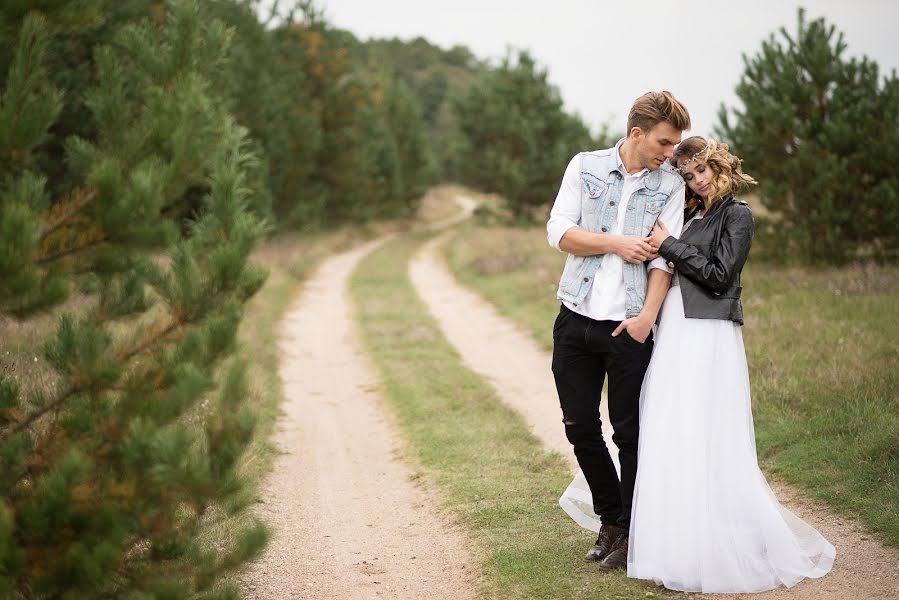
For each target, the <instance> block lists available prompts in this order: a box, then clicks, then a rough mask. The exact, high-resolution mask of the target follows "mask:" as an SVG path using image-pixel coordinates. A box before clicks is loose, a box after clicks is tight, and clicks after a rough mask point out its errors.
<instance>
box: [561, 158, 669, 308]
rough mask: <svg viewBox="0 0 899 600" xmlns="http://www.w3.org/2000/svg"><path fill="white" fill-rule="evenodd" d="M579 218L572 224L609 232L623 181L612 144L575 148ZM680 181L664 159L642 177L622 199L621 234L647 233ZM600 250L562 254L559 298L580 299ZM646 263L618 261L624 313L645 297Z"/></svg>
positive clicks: (600, 256) (598, 261) (574, 301)
mask: <svg viewBox="0 0 899 600" xmlns="http://www.w3.org/2000/svg"><path fill="white" fill-rule="evenodd" d="M580 156H581V220H580V222H579V223H578V226H579V227H581V228H582V229H585V230H586V231H590V232H592V233H606V232H609V231H612V230H613V229H614V227H615V223H616V221H617V219H618V202H619V201H620V200H621V188H622V187H623V185H624V175H625V174H624V173H621V172H620V171H619V170H618V160H617V157H616V153H615V148H609V149H607V150H598V151H596V152H583V153H581V155H580ZM683 185H684V180H683V179H681V177H680V175H678V174H677V172H675V171H674V169H673V168H672V167H671V165H670V164H668V161H665V162H664V163H663V164H662V166H661V167H660V168H659V169H657V170H655V171H652V172H650V173H648V174H647V175H645V176H644V177H643V179H642V180H641V182H640V183H639V184H638V187H637V189H636V190H634V193H633V194H631V197H630V199H629V200H628V203H627V214H626V215H625V218H624V231H623V232H622V233H623V234H624V235H641V236H646V235H649V232H650V231H651V230H652V226H653V225H654V224H655V222H656V219H658V217H659V213H661V212H662V208H663V207H664V206H665V203H666V202H668V201H669V200H670V199H671V198H672V197H673V196H674V195H675V194H676V193H677V192H678V191H680V189H681V187H682V186H683ZM603 258H604V255H603V254H598V255H594V256H575V255H573V254H569V255H568V260H567V261H566V262H565V269H564V270H563V271H562V279H561V280H560V281H559V290H558V292H557V295H558V297H559V299H561V300H565V301H568V302H571V303H572V304H573V305H574V306H577V305H578V304H580V303H581V302H583V301H584V298H586V297H587V293H588V292H589V291H590V286H591V285H593V278H594V276H595V275H596V270H597V269H599V265H600V264H602V259H603ZM646 277H647V269H646V263H641V264H637V265H635V264H631V263H629V262H625V263H624V287H625V290H626V295H627V298H626V301H625V315H626V317H627V318H630V317H635V316H637V315H638V314H640V311H641V310H642V309H643V301H644V300H645V299H646Z"/></svg>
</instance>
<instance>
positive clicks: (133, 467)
mask: <svg viewBox="0 0 899 600" xmlns="http://www.w3.org/2000/svg"><path fill="white" fill-rule="evenodd" d="M256 9H257V3H256V2H252V1H240V0H215V1H213V0H207V1H204V2H201V1H199V0H173V1H171V2H166V3H162V2H153V1H147V0H115V1H113V0H79V1H78V2H71V1H68V0H44V1H43V2H41V3H40V4H39V5H30V3H21V2H16V3H10V2H7V3H3V4H2V5H0V47H2V48H3V49H4V52H2V53H0V77H2V93H0V334H2V336H3V337H2V338H0V349H4V350H5V349H6V348H9V344H10V343H11V338H10V337H8V335H10V334H9V332H10V331H15V328H14V327H9V324H10V323H12V322H13V321H14V320H15V321H18V322H20V323H22V322H25V323H35V322H37V321H38V320H39V319H40V317H41V316H42V315H47V314H48V313H49V314H51V315H53V316H54V317H56V318H57V320H56V325H55V328H53V329H52V331H50V332H48V333H47V339H46V340H45V341H44V342H42V343H40V344H38V345H37V346H36V347H35V348H33V354H34V364H33V370H34V371H36V372H39V373H40V375H39V376H28V375H25V376H23V374H22V373H17V372H7V371H5V370H4V372H2V373H0V598H6V597H11V598H36V597H40V598H99V597H110V598H119V597H121V598H125V597H127V598H188V597H190V598H235V597H237V596H238V595H239V590H238V589H237V588H236V587H235V586H234V585H233V584H231V583H229V581H230V579H229V577H228V574H229V573H231V572H233V571H234V570H235V569H237V568H239V567H240V565H241V564H242V563H244V562H245V561H246V560H247V559H249V558H251V557H253V556H255V555H257V554H258V552H259V551H260V550H261V548H262V547H263V546H264V544H265V540H266V537H267V532H266V530H265V527H264V525H263V524H261V523H258V522H254V521H252V520H247V519H244V520H243V521H244V522H248V523H249V524H248V525H247V526H246V527H244V528H243V529H242V530H240V531H225V532H217V533H214V532H213V531H214V529H215V528H210V526H209V525H210V522H214V521H215V519H217V518H224V517H223V516H227V515H237V514H242V513H243V512H244V511H245V510H246V508H247V506H248V505H249V504H250V503H252V501H253V499H254V493H253V490H252V489H248V487H247V482H246V481H244V480H243V478H242V476H241V475H240V472H239V469H238V465H239V464H240V461H241V457H242V456H243V454H244V452H245V450H246V448H247V446H248V444H249V443H250V441H251V439H252V436H253V432H254V427H255V422H256V415H255V412H254V409H253V407H252V406H250V405H249V404H248V403H246V402H245V398H246V383H245V368H244V365H243V363H242V361H241V360H240V359H239V358H238V357H235V335H236V331H237V327H238V325H239V323H240V320H241V317H242V314H243V310H244V307H245V305H246V303H247V301H248V300H249V299H250V298H251V297H252V295H253V294H254V293H255V292H256V291H257V290H258V289H259V288H260V287H261V286H262V285H263V283H264V281H265V277H266V274H265V272H264V271H262V270H261V269H259V268H258V267H256V266H254V265H253V264H252V263H251V262H250V261H249V257H250V255H251V252H252V250H253V249H254V247H255V245H256V244H257V243H258V242H259V241H260V240H261V239H262V238H264V237H265V236H266V235H268V234H269V233H270V232H272V231H273V230H275V229H284V228H296V229H298V230H303V229H309V228H320V227H330V226H334V225H338V224H344V223H359V222H364V221H367V220H372V219H381V218H390V217H396V216H412V215H413V214H414V211H415V209H416V207H417V203H418V199H419V198H420V197H421V195H422V193H423V192H424V190H425V189H426V187H427V186H428V185H430V184H432V183H434V182H436V181H444V180H449V179H461V180H463V181H471V182H474V183H478V184H480V185H482V186H483V187H485V188H490V187H491V185H493V189H497V191H500V192H502V193H503V194H504V195H506V196H507V197H508V198H511V199H513V200H514V199H517V198H518V194H519V192H521V198H527V202H529V203H531V205H533V203H534V200H533V198H536V197H537V195H538V194H540V195H542V197H544V198H547V197H550V196H551V195H552V194H553V193H554V190H552V189H551V188H552V187H553V186H554V185H555V184H554V182H553V181H552V179H555V178H556V177H557V171H558V165H561V164H564V162H565V161H566V160H567V158H568V157H569V155H570V154H572V153H573V152H574V151H576V150H578V149H580V147H579V146H578V145H579V144H582V143H583V144H586V143H587V141H588V139H589V134H588V132H587V131H586V128H585V127H583V125H582V124H580V121H579V119H577V118H576V117H569V116H564V113H563V111H562V106H561V102H560V101H559V98H558V92H557V91H556V90H554V89H553V88H552V87H551V86H549V85H548V84H547V83H546V74H545V72H542V71H540V70H539V69H537V68H536V67H535V65H534V64H533V61H531V60H530V59H529V57H527V56H526V55H520V56H519V57H517V58H512V57H510V59H509V60H507V61H506V63H504V64H503V65H501V66H500V67H499V68H494V67H491V66H489V65H487V64H485V63H483V62H481V61H479V60H477V59H476V58H475V57H473V56H472V55H471V53H470V52H469V51H468V50H466V49H465V48H461V47H459V48H453V49H450V50H443V49H440V48H437V47H435V46H433V45H431V44H428V43H427V42H425V41H424V40H415V41H413V42H409V43H404V42H398V41H374V42H367V43H362V42H359V41H358V40H356V39H355V38H354V37H353V36H352V35H351V34H349V33H347V32H343V31H340V30H338V29H335V28H333V27H331V26H330V25H329V24H327V23H325V22H323V21H322V19H321V18H320V15H319V13H318V12H317V10H316V9H315V7H314V5H312V4H310V3H308V2H300V3H298V4H297V5H295V6H294V7H293V8H292V9H291V12H289V13H283V12H282V13H279V14H274V15H272V16H271V18H270V19H269V18H268V17H267V16H264V17H263V18H260V16H259V14H258V13H257V10H256ZM506 77H512V78H513V79H515V83H514V85H513V86H512V87H508V86H505V84H503V79H504V78H506ZM529 82H532V83H533V89H529V86H530V83H529ZM525 89H527V90H526V91H527V96H522V97H521V98H519V100H524V99H526V100H527V102H533V106H530V107H526V108H523V109H521V110H518V109H514V110H512V111H511V112H510V113H509V114H511V115H514V116H515V119H516V120H517V121H516V122H520V123H522V124H523V125H525V126H526V127H527V128H526V129H525V130H524V131H525V132H526V134H525V135H524V136H523V135H522V133H521V132H518V131H516V130H515V128H514V127H510V126H509V125H508V123H507V124H504V125H500V124H495V125H491V127H492V128H493V131H494V132H495V134H496V135H508V136H512V137H511V138H510V139H509V141H507V142H503V143H501V142H500V141H499V140H486V139H485V138H482V137H481V138H472V137H471V136H469V135H468V134H467V133H465V132H467V131H474V130H475V129H476V127H475V123H476V122H477V121H478V120H482V119H483V117H484V116H489V115H491V114H492V115H494V117H499V116H501V114H500V113H498V112H496V111H495V109H494V107H493V104H494V102H495V101H496V99H495V98H494V97H493V96H492V95H490V94H493V93H499V94H502V95H503V97H504V98H506V99H507V101H508V102H510V103H512V104H515V103H516V99H515V98H516V95H517V94H518V92H519V91H522V90H525ZM484 90H487V91H489V92H490V93H489V94H488V95H486V96H485V95H484ZM487 110H489V111H490V112H489V113H485V111H487ZM532 120H533V122H531V121H532ZM556 124H562V125H563V126H564V127H563V128H562V130H560V131H556V130H555V125H556ZM533 136H541V137H544V138H545V139H543V140H540V142H539V143H536V144H535V140H534V139H533ZM560 136H562V137H560ZM564 136H570V137H564ZM516 140H517V141H516ZM563 140H565V141H563ZM484 144H487V145H493V144H496V145H497V147H502V148H504V149H505V150H508V151H509V152H510V153H511V154H510V155H509V156H510V158H503V156H502V154H501V153H499V152H494V153H492V154H490V155H489V156H487V158H486V162H483V163H482V164H481V165H480V167H479V170H478V171H477V172H476V171H475V170H472V169H470V165H471V164H472V163H473V162H474V161H475V160H477V158H478V156H479V155H480V154H481V152H482V151H483V145H484ZM522 145H523V147H524V150H523V151H522V149H520V148H519V146H522ZM537 159H539V160H540V161H541V162H540V165H541V166H540V169H544V168H546V169H547V170H546V173H545V174H543V175H541V174H539V173H535V172H534V171H533V169H521V168H519V167H516V168H513V169H511V170H510V169H505V170H501V173H502V177H500V178H497V180H496V182H495V183H493V184H491V182H490V181H489V180H488V178H485V177H484V173H486V172H488V171H489V169H490V168H491V166H490V165H491V164H492V163H491V161H497V160H500V161H506V162H508V161H509V160H514V161H522V160H523V161H531V160H537ZM551 163H552V175H551V177H549V176H547V175H548V173H549V169H548V167H549V165H550V164H551ZM504 168H505V167H504ZM533 186H543V191H542V192H537V191H535V190H533V189H530V188H531V187H533ZM522 212H526V211H522ZM41 322H46V319H43V320H41ZM42 327H44V328H45V326H42ZM6 351H7V352H8V350H6Z"/></svg>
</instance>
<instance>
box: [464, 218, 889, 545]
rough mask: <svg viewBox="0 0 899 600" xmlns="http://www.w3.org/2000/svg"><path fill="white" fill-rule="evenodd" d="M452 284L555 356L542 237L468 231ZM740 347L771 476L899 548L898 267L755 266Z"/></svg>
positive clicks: (557, 266) (550, 267) (555, 256)
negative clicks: (479, 299) (480, 300)
mask: <svg viewBox="0 0 899 600" xmlns="http://www.w3.org/2000/svg"><path fill="white" fill-rule="evenodd" d="M446 257H447V261H448V263H449V265H450V267H451V269H452V270H453V271H454V273H455V274H456V276H457V277H458V278H459V279H460V280H461V281H462V282H463V283H465V284H466V285H468V286H470V287H472V288H473V289H475V290H477V291H478V292H480V293H481V294H482V295H483V296H484V297H485V298H487V299H488V300H489V301H490V302H491V303H493V304H494V305H495V306H496V307H497V308H498V310H499V311H500V312H501V313H503V314H505V315H506V316H508V317H509V318H511V319H512V320H514V321H516V322H518V323H520V324H521V325H523V326H524V327H525V328H527V329H528V330H530V331H531V332H532V333H533V334H534V337H535V338H536V339H537V340H538V341H539V342H540V343H541V344H542V345H543V346H544V347H545V348H547V349H551V348H552V332H551V329H552V323H553V319H554V318H555V315H556V313H557V312H558V301H557V300H556V299H555V289H556V285H557V283H558V277H559V274H560V273H561V269H562V266H563V264H564V255H561V254H560V253H558V252H556V251H555V250H553V249H551V248H550V247H549V246H548V245H547V244H546V239H545V232H544V230H543V229H542V228H539V229H538V228H532V229H516V228H499V227H491V228H484V227H477V226H469V227H467V228H466V229H465V230H464V231H463V233H462V234H461V235H459V236H458V237H457V238H456V239H455V240H454V241H453V243H452V244H451V245H449V246H448V247H447V248H446ZM743 289H744V293H743V298H744V312H745V315H746V326H745V327H744V332H743V333H744V340H745V343H746V351H747V358H748V361H749V368H750V377H751V384H752V391H753V415H754V418H755V424H756V441H757V445H758V451H759V456H760V461H761V464H762V466H763V468H764V469H765V471H766V472H767V473H768V474H769V475H770V476H774V477H776V478H778V479H781V480H784V481H787V482H789V483H792V484H794V485H796V486H797V487H798V488H799V489H800V490H801V491H802V492H803V493H804V494H805V495H806V496H808V497H810V498H813V499H815V500H817V501H820V502H823V503H825V504H827V505H829V506H830V507H831V508H833V509H834V510H836V511H838V512H840V513H842V514H845V515H849V516H851V517H854V518H857V519H859V520H861V522H862V523H863V524H864V525H865V527H866V528H867V529H868V530H870V531H873V532H878V533H879V534H881V535H882V539H883V541H885V542H886V543H887V544H889V545H892V546H899V369H897V364H899V360H897V359H899V344H897V341H899V329H897V325H896V322H897V317H899V268H897V267H895V266H886V267H875V266H864V267H862V266H852V267H844V268H831V269H814V270H813V269H804V268H783V267H778V266H774V265H771V264H766V263H762V262H753V260H752V257H751V256H750V260H749V263H748V265H747V267H746V269H745V272H744V278H743Z"/></svg>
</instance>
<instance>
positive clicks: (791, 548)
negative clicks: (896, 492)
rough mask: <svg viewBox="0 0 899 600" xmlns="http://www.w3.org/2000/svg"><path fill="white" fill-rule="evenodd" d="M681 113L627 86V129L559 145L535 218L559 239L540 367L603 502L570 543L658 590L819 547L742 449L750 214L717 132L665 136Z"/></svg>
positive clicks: (676, 129)
mask: <svg viewBox="0 0 899 600" xmlns="http://www.w3.org/2000/svg"><path fill="white" fill-rule="evenodd" d="M689 128H690V117H689V114H688V113H687V110H686V109H685V108H684V106H683V105H682V104H681V103H680V102H678V101H677V100H676V99H675V98H674V97H673V96H672V95H671V94H670V93H669V92H650V93H648V94H645V95H643V96H641V97H640V98H638V99H637V100H636V101H635V102H634V105H633V106H632V107H631V110H630V113H629V114H628V120H627V137H625V138H624V139H623V140H621V141H619V142H618V144H616V146H615V147H614V148H609V149H607V150H600V151H596V152H583V153H580V154H578V155H576V156H575V157H574V158H573V159H572V160H571V162H570V163H569V165H568V168H567V169H566V171H565V175H564V178H563V179H562V185H561V188H560V190H559V194H558V196H557V198H556V201H555V203H554V205H553V208H552V212H551V215H550V219H549V222H548V223H547V232H548V239H549V243H550V245H552V246H553V247H555V248H557V249H558V250H560V251H562V252H566V253H568V259H567V262H566V263H565V268H564V270H563V272H562V278H561V281H560V283H559V289H558V297H559V299H560V300H561V301H562V306H561V309H560V312H559V315H558V317H557V318H556V321H555V325H554V327H553V342H554V349H553V360H552V371H553V374H554V376H555V381H556V389H557V390H558V394H559V401H560V404H561V407H562V415H563V423H564V426H565V433H566V435H567V437H568V440H569V441H570V442H571V444H572V445H573V446H574V453H575V456H576V457H577V460H578V464H579V465H580V467H581V471H582V472H583V477H584V478H585V479H586V482H587V484H588V485H589V489H590V492H591V497H592V508H593V511H594V512H595V514H596V515H598V516H599V518H600V520H601V526H600V527H599V537H598V539H597V540H596V544H595V545H594V546H593V547H592V548H591V549H590V551H589V552H588V553H587V556H586V558H585V560H587V561H596V562H599V564H600V566H601V567H603V568H605V569H625V568H626V569H627V573H628V576H630V577H636V578H640V579H650V580H653V581H655V582H656V583H658V584H661V585H664V586H665V587H667V588H670V589H673V590H681V591H691V592H758V591H763V590H768V589H773V588H775V587H777V586H778V585H781V584H782V585H786V586H792V585H794V584H796V583H797V582H799V581H800V580H802V579H803V578H806V577H821V576H823V575H824V574H826V573H827V572H828V571H829V570H830V568H831V566H832V563H833V558H834V554H835V550H834V548H833V546H832V545H831V544H830V543H828V542H827V540H825V539H824V538H823V537H821V535H820V534H819V533H818V532H817V531H815V530H814V529H813V528H812V527H810V526H809V525H807V524H806V523H804V522H803V521H802V520H800V519H799V518H797V517H796V516H795V515H793V514H792V513H790V512H789V511H787V510H786V509H785V508H783V507H782V506H781V505H780V504H779V503H778V502H777V499H776V498H775V497H774V495H773V494H772V492H771V490H770V489H769V487H768V484H767V482H766V481H765V478H764V476H763V475H762V473H761V472H760V471H759V468H758V463H757V460H756V453H755V436H754V432H753V424H752V413H751V410H750V395H749V374H748V370H747V365H746V355H745V351H744V348H743V338H742V334H741V330H740V325H742V324H743V311H742V305H741V303H740V292H741V289H742V288H741V287H740V272H741V270H742V268H743V264H744V263H745V261H746V257H747V255H748V253H749V247H750V245H751V242H752V235H753V219H752V213H751V212H750V210H749V207H748V206H747V205H746V203H745V202H740V201H737V200H735V199H734V197H733V192H735V191H737V189H739V188H740V187H742V186H744V185H748V184H753V183H755V181H754V180H753V179H752V178H751V177H749V176H748V175H746V174H744V173H743V172H742V170H741V168H740V160H739V159H738V158H737V157H735V156H734V155H732V154H731V153H730V152H729V151H728V147H727V146H726V145H724V144H716V143H715V142H714V141H712V140H705V139H703V138H701V137H691V138H688V139H686V140H684V141H683V142H681V133H682V131H683V130H685V129H689ZM657 317H658V318H657ZM656 321H658V327H657V330H656V333H655V336H653V332H652V326H653V324H655V323H656ZM654 344H655V350H653V345H654ZM606 377H608V394H607V395H608V407H607V408H608V414H609V420H610V421H611V425H612V428H613V430H614V433H613V435H612V439H613V441H614V442H615V445H616V446H617V447H618V459H619V462H620V470H621V476H620V479H619V476H618V474H617V472H616V467H615V463H614V462H613V459H612V457H611V455H610V454H609V451H608V449H607V447H606V444H605V442H604V440H603V435H602V423H601V420H600V412H599V404H600V397H601V393H602V388H603V380H604V379H605V378H606ZM638 457H639V462H638ZM569 489H571V488H569ZM566 493H568V492H566ZM564 500H565V498H564V497H563V501H564Z"/></svg>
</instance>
